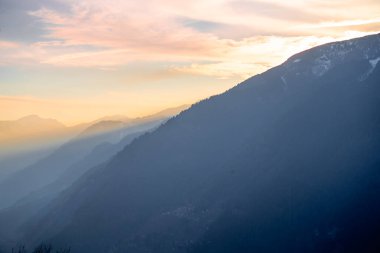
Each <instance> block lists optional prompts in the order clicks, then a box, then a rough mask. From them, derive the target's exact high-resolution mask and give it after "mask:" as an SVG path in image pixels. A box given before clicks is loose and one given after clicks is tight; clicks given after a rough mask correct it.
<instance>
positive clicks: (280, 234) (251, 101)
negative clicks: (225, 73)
mask: <svg viewBox="0 0 380 253" xmlns="http://www.w3.org/2000/svg"><path fill="white" fill-rule="evenodd" d="M379 59H380V34H377V35H373V36H367V37H363V38H358V39H354V40H348V41H342V42H336V43H330V44H326V45H322V46H318V47H315V48H312V49H310V50H307V51H304V52H301V53H299V54H296V55H294V56H292V57H290V58H289V59H288V60H287V61H286V62H284V63H283V64H281V65H279V66H277V67H275V68H272V69H270V70H268V71H266V72H264V73H262V74H259V75H256V76H254V77H252V78H250V79H248V80H246V81H244V82H242V83H240V84H239V85H237V86H236V87H234V88H232V89H231V90H229V91H227V92H225V93H223V94H221V95H218V96H214V97H211V98H209V99H206V100H204V101H201V102H199V103H197V104H195V105H193V106H192V107H191V108H190V109H188V110H186V111H184V112H182V113H181V114H180V115H178V116H176V117H174V118H172V119H170V120H169V121H167V122H166V123H165V124H164V125H162V126H161V127H159V128H158V129H157V130H156V131H154V132H152V133H150V134H146V135H144V136H142V137H140V138H138V139H137V140H135V141H134V142H133V143H132V144H131V145H128V146H126V147H125V148H124V149H123V150H122V151H121V152H119V153H118V154H117V155H116V156H115V157H113V158H112V159H111V160H110V161H108V162H107V163H105V164H103V165H102V166H99V167H96V168H94V169H91V170H90V171H88V172H87V173H86V174H84V175H83V176H82V177H81V178H80V179H79V180H77V181H76V182H75V183H74V184H73V185H72V186H71V187H70V188H69V189H67V190H66V191H65V192H63V193H62V194H61V195H60V196H58V197H57V198H56V199H55V200H54V201H53V202H52V203H51V205H50V206H49V211H48V212H47V214H44V215H42V216H40V217H39V218H38V217H36V218H35V219H34V220H33V221H32V222H31V223H30V224H29V225H28V226H27V227H26V228H25V231H24V239H25V240H26V241H28V242H29V243H33V242H34V243H36V242H39V241H41V240H42V241H47V240H49V241H51V242H52V243H53V244H54V245H58V246H60V245H62V246H65V245H70V246H71V248H72V250H73V252H81V253H85V252H92V253H94V252H95V253H96V252H99V253H100V252H102V253H103V252H133V253H140V252H141V253H142V252H156V253H159V252H165V253H169V252H176V253H180V252H197V253H202V252H265V253H267V252H378V251H377V250H378V249H379V248H380V245H379V242H380V240H379V238H378V236H379V235H380V216H379V215H378V213H379V212H380V202H379V198H378V196H379V194H380V170H379V168H380V156H379V151H380V131H379V129H380V114H379V113H378V110H379V108H380V85H379V84H380V64H378V62H379Z"/></svg>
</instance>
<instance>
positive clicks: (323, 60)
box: [311, 54, 332, 76]
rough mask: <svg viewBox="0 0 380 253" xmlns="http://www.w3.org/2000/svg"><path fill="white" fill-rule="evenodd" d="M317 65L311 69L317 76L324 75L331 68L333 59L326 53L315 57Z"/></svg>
mask: <svg viewBox="0 0 380 253" xmlns="http://www.w3.org/2000/svg"><path fill="white" fill-rule="evenodd" d="M314 62H315V65H314V66H313V67H312V69H311V71H312V73H313V74H314V75H316V76H323V75H324V74H325V73H326V72H327V71H329V70H330V68H331V65H332V64H331V60H330V59H329V58H328V57H327V56H326V55H325V54H324V55H322V56H321V57H319V58H317V59H315V61H314Z"/></svg>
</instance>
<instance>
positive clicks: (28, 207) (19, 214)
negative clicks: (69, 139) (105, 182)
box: [0, 129, 151, 240]
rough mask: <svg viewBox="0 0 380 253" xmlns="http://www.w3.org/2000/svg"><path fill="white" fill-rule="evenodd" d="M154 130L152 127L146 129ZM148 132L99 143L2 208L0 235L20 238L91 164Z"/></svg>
mask: <svg viewBox="0 0 380 253" xmlns="http://www.w3.org/2000/svg"><path fill="white" fill-rule="evenodd" d="M147 131H151V129H147ZM144 133H145V131H141V132H138V131H136V132H135V131H131V132H130V133H129V134H127V135H126V136H125V137H124V138H123V139H122V140H121V141H120V142H118V143H115V144H112V143H109V142H103V143H101V144H99V145H97V146H96V147H95V148H94V149H93V150H92V151H91V152H90V153H89V154H88V155H86V156H84V157H83V158H82V159H80V160H79V161H78V162H76V163H75V164H73V165H71V166H70V167H69V168H68V169H66V171H65V172H64V173H63V174H62V175H61V176H60V177H59V178H58V179H57V180H55V181H54V182H52V183H50V184H48V185H46V186H44V187H42V188H39V189H36V190H34V191H33V192H31V193H30V194H28V195H26V196H25V197H23V198H22V199H20V200H18V201H17V202H16V203H15V204H14V205H12V206H11V207H9V208H5V209H3V210H0V238H1V237H2V238H7V240H11V239H12V238H14V237H17V233H18V231H19V230H20V229H22V227H23V226H25V223H27V222H28V220H29V219H33V218H34V216H35V215H37V214H39V213H45V212H47V211H48V209H49V208H48V205H49V203H50V202H51V201H52V200H53V199H54V198H55V197H56V196H57V195H58V194H59V193H61V192H62V191H64V190H65V189H67V188H68V187H69V186H70V185H71V184H72V183H73V182H75V180H76V179H77V178H79V177H80V176H81V175H82V174H84V173H86V171H87V170H89V169H91V168H92V167H96V166H99V165H100V164H102V163H104V162H106V161H107V160H108V159H110V158H111V157H112V156H114V155H115V154H116V153H117V152H119V151H120V150H122V149H123V148H124V147H125V146H126V145H128V144H130V143H131V142H132V141H133V140H134V139H136V138H137V137H138V136H140V135H142V134H144Z"/></svg>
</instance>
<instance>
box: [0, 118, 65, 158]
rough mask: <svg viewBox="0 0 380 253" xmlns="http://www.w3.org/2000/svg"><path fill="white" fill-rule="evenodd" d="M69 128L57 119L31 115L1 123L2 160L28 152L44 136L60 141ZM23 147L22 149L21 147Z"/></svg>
mask: <svg viewBox="0 0 380 253" xmlns="http://www.w3.org/2000/svg"><path fill="white" fill-rule="evenodd" d="M66 130H67V127H66V126H65V125H63V124H62V123H60V122H58V121H57V120H55V119H46V118H41V117H39V116H37V115H29V116H25V117H23V118H20V119H18V120H15V121H0V159H2V158H3V157H5V156H8V155H9V154H12V153H15V151H18V150H19V149H21V150H22V151H24V150H27V149H28V148H29V147H30V146H32V144H35V143H34V142H36V141H37V140H39V139H41V137H42V136H44V138H45V140H46V139H50V141H52V139H54V140H56V141H59V138H58V136H60V135H62V134H64V133H65V132H66ZM20 146H21V147H20Z"/></svg>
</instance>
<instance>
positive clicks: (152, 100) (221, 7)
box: [0, 0, 380, 125]
mask: <svg viewBox="0 0 380 253" xmlns="http://www.w3.org/2000/svg"><path fill="white" fill-rule="evenodd" d="M379 7H380V3H379V2H377V1H373V0H365V1H358V0H350V2H349V4H347V1H329V2H326V1H323V0H314V1H302V0H297V1H296V2H292V4H290V3H283V2H281V1H276V0H271V1H227V0H220V1H206V2H204V1H203V2H202V1H195V2H191V3H180V2H175V1H174V2H173V1H165V0H161V1H156V0H150V1H149V2H147V3H146V5H144V6H141V5H140V4H139V3H136V2H134V1H118V0H113V1H109V2H107V3H105V2H103V1H89V0H85V1H79V0H71V1H63V0H43V1H37V0H31V1H27V2H15V1H11V0H3V1H2V6H0V10H3V14H4V15H2V16H0V21H1V22H2V26H1V30H0V51H1V53H2V55H3V56H2V60H0V73H1V75H2V78H0V108H1V109H0V112H1V113H0V117H1V118H0V120H12V119H17V118H21V117H23V116H25V115H30V114H38V115H40V116H41V117H47V118H54V119H57V120H59V121H60V122H62V123H64V124H68V125H73V124H78V123H80V122H85V121H90V120H92V119H96V118H99V117H103V116H107V115H114V114H122V115H128V116H131V117H139V116H140V117H141V116H142V115H148V114H151V113H153V112H155V111H160V110H163V109H165V108H170V107H176V106H180V105H182V104H193V103H195V102H197V101H200V100H202V99H205V98H207V97H210V96H213V95H216V94H220V93H222V92H224V91H226V90H228V89H230V88H232V87H233V86H235V85H236V84H238V83H240V82H241V81H243V80H245V79H247V78H248V77H251V76H254V75H256V74H259V73H262V72H264V71H265V70H268V69H270V68H271V67H274V66H277V65H279V64H281V63H282V62H284V61H285V60H286V59H287V58H288V57H290V56H291V55H293V54H295V53H297V52H301V51H303V50H306V49H309V48H311V47H313V46H316V45H321V44H324V43H327V42H332V41H337V40H345V39H350V38H354V37H361V36H365V35H370V34H374V33H378V32H379V31H380V13H379V11H378V10H379V9H380V8H379ZM210 9H212V10H213V12H214V15H209V10H210ZM364 17H365V18H364Z"/></svg>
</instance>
